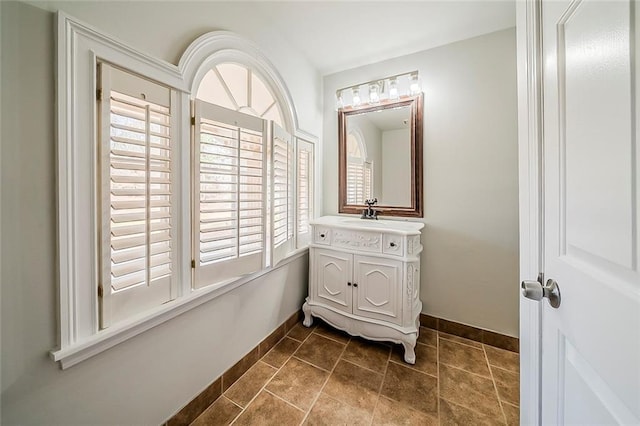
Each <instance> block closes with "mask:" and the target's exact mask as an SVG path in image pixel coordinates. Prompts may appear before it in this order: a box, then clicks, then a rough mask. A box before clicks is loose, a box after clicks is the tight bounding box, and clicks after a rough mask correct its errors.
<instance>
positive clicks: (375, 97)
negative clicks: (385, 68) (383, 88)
mask: <svg viewBox="0 0 640 426" xmlns="http://www.w3.org/2000/svg"><path fill="white" fill-rule="evenodd" d="M378 102H380V93H378V83H372V84H370V85H369V103H370V104H377V103H378Z"/></svg>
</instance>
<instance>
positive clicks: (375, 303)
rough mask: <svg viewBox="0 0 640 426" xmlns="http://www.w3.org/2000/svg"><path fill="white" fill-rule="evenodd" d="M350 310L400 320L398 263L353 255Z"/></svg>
mask: <svg viewBox="0 0 640 426" xmlns="http://www.w3.org/2000/svg"><path fill="white" fill-rule="evenodd" d="M353 263H354V271H353V277H354V284H353V285H354V288H353V298H354V304H353V313H354V314H356V315H362V316H363V317H366V318H377V319H381V320H384V321H390V322H393V323H395V324H401V323H402V268H401V265H402V263H400V262H398V261H393V260H388V259H382V258H379V257H368V256H354V261H353Z"/></svg>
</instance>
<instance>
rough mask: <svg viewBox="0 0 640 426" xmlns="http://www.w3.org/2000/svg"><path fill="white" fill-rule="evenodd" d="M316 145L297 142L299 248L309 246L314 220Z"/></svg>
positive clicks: (303, 141) (301, 141)
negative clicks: (312, 220) (311, 224)
mask: <svg viewBox="0 0 640 426" xmlns="http://www.w3.org/2000/svg"><path fill="white" fill-rule="evenodd" d="M313 148H314V145H313V144H312V143H311V142H307V141H305V140H302V139H299V138H298V140H297V142H296V150H297V155H296V161H297V163H296V164H297V176H296V187H297V192H298V194H297V210H298V211H297V218H298V225H297V226H298V235H297V243H298V247H303V246H306V245H308V244H309V242H310V235H311V226H310V224H309V222H310V221H311V219H313V215H314V213H315V212H314V208H313V207H314V204H313V197H314V193H313V185H314V181H313V173H314V149H313Z"/></svg>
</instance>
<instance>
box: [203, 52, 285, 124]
mask: <svg viewBox="0 0 640 426" xmlns="http://www.w3.org/2000/svg"><path fill="white" fill-rule="evenodd" d="M196 98H197V99H200V100H202V101H205V102H209V103H211V104H214V105H220V106H222V107H224V108H228V109H231V110H234V111H239V112H243V113H245V114H249V115H253V116H256V117H260V118H263V119H265V120H271V121H273V122H274V123H276V124H278V125H279V126H280V127H285V126H284V123H283V119H282V109H281V106H280V105H279V104H278V101H277V100H276V98H275V96H274V95H273V93H272V92H271V90H269V86H268V85H267V84H266V83H265V82H264V80H263V79H262V78H261V77H260V76H259V75H257V74H256V73H255V72H254V71H253V70H252V69H251V68H247V67H246V66H244V65H239V64H235V63H228V62H227V63H222V64H218V65H215V66H214V67H213V68H212V69H211V70H210V71H209V72H207V74H205V76H204V78H203V79H202V82H201V83H200V86H199V87H198V93H197V94H196Z"/></svg>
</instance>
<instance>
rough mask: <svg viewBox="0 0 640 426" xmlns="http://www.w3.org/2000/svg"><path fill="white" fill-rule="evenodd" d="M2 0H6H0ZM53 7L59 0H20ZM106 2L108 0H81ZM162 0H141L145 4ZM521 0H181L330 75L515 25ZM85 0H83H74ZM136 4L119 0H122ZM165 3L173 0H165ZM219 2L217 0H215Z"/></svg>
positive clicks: (128, 1) (55, 8)
mask: <svg viewBox="0 0 640 426" xmlns="http://www.w3.org/2000/svg"><path fill="white" fill-rule="evenodd" d="M0 1H3V0H0ZM22 1H25V2H27V3H30V4H33V5H34V6H37V7H41V8H43V9H48V10H51V11H55V10H57V9H58V7H59V3H60V4H64V2H60V1H55V0H22ZM85 1H86V3H89V4H90V3H105V0H85ZM156 1H159V0H146V1H144V0H143V1H142V2H141V3H146V5H148V6H149V7H153V3H154V2H156ZM516 1H518V0H467V1H461V0H460V1H459V0H414V1H363V0H323V1H308V0H289V1H264V0H256V1H251V2H245V1H237V0H236V1H229V2H219V1H217V0H199V1H190V0H178V1H177V3H183V4H187V3H192V6H193V5H198V4H199V5H200V6H201V7H200V8H201V9H202V13H203V14H207V13H211V11H215V8H216V7H223V6H222V4H223V3H226V5H227V6H229V7H230V8H231V9H233V10H239V11H240V12H242V13H243V14H244V15H245V16H247V15H251V16H252V19H253V20H256V19H258V20H259V22H260V25H261V26H264V27H267V28H269V29H270V31H273V32H276V33H279V34H281V36H282V37H284V38H286V39H287V40H288V41H289V42H290V43H291V44H293V45H294V47H297V48H298V49H299V50H300V51H301V52H302V53H303V54H304V55H306V57H307V58H308V59H309V61H310V62H311V63H312V65H314V66H315V68H316V69H317V70H318V71H319V73H320V74H321V75H323V76H324V75H328V74H332V73H335V72H338V71H344V70H346V69H351V68H356V67H358V66H361V65H366V64H371V63H375V62H379V61H383V60H386V59H391V58H395V57H398V56H403V55H407V54H410V53H415V52H419V51H422V50H426V49H431V48H433V47H436V46H442V45H444V44H448V43H452V42H455V41H459V40H464V39H467V38H471V37H475V36H479V35H482V34H487V33H490V32H494V31H499V30H502V29H506V28H510V27H514V26H515V21H516V11H515V2H516ZM78 3H82V2H78ZM127 3H130V4H135V3H137V2H136V1H134V0H124V1H122V3H121V4H122V5H125V4H127ZM169 3H170V2H169ZM216 3H218V4H217V5H216ZM89 7H90V6H89Z"/></svg>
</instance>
